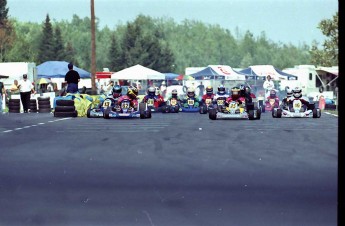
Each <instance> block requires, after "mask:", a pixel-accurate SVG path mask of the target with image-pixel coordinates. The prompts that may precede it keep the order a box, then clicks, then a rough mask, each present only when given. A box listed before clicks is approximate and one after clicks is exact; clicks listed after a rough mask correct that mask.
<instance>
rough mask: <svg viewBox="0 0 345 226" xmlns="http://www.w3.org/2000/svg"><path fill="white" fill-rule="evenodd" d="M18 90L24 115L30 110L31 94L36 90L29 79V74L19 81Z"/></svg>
mask: <svg viewBox="0 0 345 226" xmlns="http://www.w3.org/2000/svg"><path fill="white" fill-rule="evenodd" d="M18 88H19V92H20V100H21V101H22V105H23V109H24V113H28V109H29V106H30V96H31V93H35V90H34V86H33V85H32V83H31V81H30V80H29V79H28V75H27V74H24V75H23V80H20V81H19V85H18Z"/></svg>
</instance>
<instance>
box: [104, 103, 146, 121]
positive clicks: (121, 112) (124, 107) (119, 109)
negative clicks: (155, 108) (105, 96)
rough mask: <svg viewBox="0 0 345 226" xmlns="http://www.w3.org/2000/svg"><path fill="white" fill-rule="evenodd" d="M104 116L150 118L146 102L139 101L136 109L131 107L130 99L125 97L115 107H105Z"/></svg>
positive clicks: (106, 117) (107, 117) (108, 117)
mask: <svg viewBox="0 0 345 226" xmlns="http://www.w3.org/2000/svg"><path fill="white" fill-rule="evenodd" d="M104 118H105V119H110V118H141V119H145V118H151V110H150V109H149V108H148V107H147V104H146V103H139V109H138V110H136V109H134V108H132V107H131V105H130V101H129V100H128V99H125V100H123V101H122V102H121V103H120V104H119V105H117V106H116V107H115V108H106V109H105V110H104Z"/></svg>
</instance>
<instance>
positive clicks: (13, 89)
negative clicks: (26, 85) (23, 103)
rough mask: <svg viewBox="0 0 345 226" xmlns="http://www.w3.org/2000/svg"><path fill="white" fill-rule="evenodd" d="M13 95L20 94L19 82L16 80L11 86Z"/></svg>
mask: <svg viewBox="0 0 345 226" xmlns="http://www.w3.org/2000/svg"><path fill="white" fill-rule="evenodd" d="M10 90H11V94H19V89H18V80H16V79H15V80H14V81H13V84H12V86H11V89H10Z"/></svg>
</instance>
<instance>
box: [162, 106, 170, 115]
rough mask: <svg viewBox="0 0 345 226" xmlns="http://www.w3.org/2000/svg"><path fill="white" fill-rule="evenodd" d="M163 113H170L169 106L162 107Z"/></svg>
mask: <svg viewBox="0 0 345 226" xmlns="http://www.w3.org/2000/svg"><path fill="white" fill-rule="evenodd" d="M162 113H169V106H167V105H165V106H162Z"/></svg>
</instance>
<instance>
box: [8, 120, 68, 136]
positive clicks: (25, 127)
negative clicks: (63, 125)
mask: <svg viewBox="0 0 345 226" xmlns="http://www.w3.org/2000/svg"><path fill="white" fill-rule="evenodd" d="M66 119H71V118H60V119H56V120H50V121H48V122H49V123H51V122H58V121H62V120H66ZM44 124H46V123H45V122H39V123H37V124H33V125H30V126H23V127H19V128H15V129H9V130H5V131H2V132H3V133H9V132H13V131H18V130H22V129H28V128H31V127H35V126H39V125H44Z"/></svg>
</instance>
